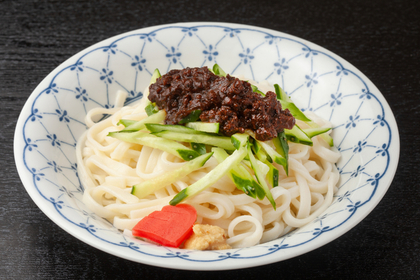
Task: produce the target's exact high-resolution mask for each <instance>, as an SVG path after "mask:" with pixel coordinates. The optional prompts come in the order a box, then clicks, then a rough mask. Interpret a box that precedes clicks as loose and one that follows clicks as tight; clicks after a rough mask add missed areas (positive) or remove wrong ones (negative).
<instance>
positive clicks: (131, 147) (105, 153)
mask: <svg viewBox="0 0 420 280" xmlns="http://www.w3.org/2000/svg"><path fill="white" fill-rule="evenodd" d="M258 87H259V88H260V89H266V88H268V89H269V88H270V87H269V85H268V84H267V83H264V84H263V85H261V84H259V85H258ZM117 96H118V97H117V102H116V108H113V109H104V108H96V109H93V110H91V111H89V112H88V114H87V115H86V124H87V126H88V127H89V130H88V131H87V132H86V133H85V134H84V135H83V136H82V138H81V139H80V140H79V142H78V144H77V147H76V152H77V162H78V168H79V174H80V179H81V181H82V184H83V185H84V187H85V192H84V195H83V201H84V203H85V204H86V205H87V206H88V207H89V208H90V209H91V210H92V211H93V212H94V213H96V214H97V215H98V216H100V217H103V218H105V219H108V220H109V221H111V222H112V223H113V224H114V226H115V227H116V228H118V229H120V230H122V231H124V232H130V231H131V229H132V228H133V227H134V226H135V225H136V223H137V222H138V221H140V220H141V219H142V218H143V217H145V216H147V215H148V214H150V213H151V212H153V211H155V210H160V209H161V208H162V207H163V206H165V205H168V203H169V201H170V200H171V199H172V198H173V197H174V196H175V195H176V194H177V193H178V192H179V191H181V190H182V189H185V188H186V187H187V186H188V185H190V184H192V183H194V182H196V181H197V180H199V179H200V178H202V177H203V176H204V175H205V174H206V173H208V172H209V171H210V170H211V169H212V168H214V167H215V166H216V165H217V161H216V160H215V159H213V158H211V159H210V160H209V161H208V162H207V163H206V164H205V165H204V166H203V167H202V168H201V169H199V170H197V171H194V172H192V173H191V174H189V175H188V176H186V177H185V178H183V179H181V180H178V181H176V182H174V183H173V184H170V185H168V186H165V188H162V189H160V190H159V191H156V192H155V193H153V194H151V195H148V196H147V197H145V198H143V199H139V198H137V197H136V196H134V195H132V194H131V193H130V190H131V187H132V186H133V185H135V184H138V183H140V182H143V181H145V180H149V179H151V178H154V177H156V176H160V175H161V174H164V173H165V172H167V171H170V170H173V169H175V168H178V167H180V166H182V165H183V164H184V163H183V161H182V160H180V159H178V158H177V157H175V156H173V155H171V154H168V153H167V152H163V151H160V150H157V149H153V148H150V147H146V146H141V145H138V144H130V143H125V142H123V141H120V140H117V139H114V138H112V137H109V136H107V135H108V133H109V132H110V131H117V130H121V129H122V126H121V125H118V122H119V120H120V119H122V118H123V119H129V120H141V119H143V118H145V117H146V116H147V115H146V114H145V112H144V106H145V102H142V101H140V102H139V103H138V104H137V105H132V106H125V107H122V104H123V102H124V99H125V96H126V94H125V93H123V92H119V94H118V95H117ZM104 114H112V116H111V117H109V118H107V119H105V120H102V121H100V122H98V123H95V121H94V119H95V118H96V119H97V118H98V117H99V118H100V117H101V116H102V115H104ZM307 116H308V117H309V118H311V119H312V120H313V121H315V122H316V123H318V124H319V125H320V126H322V127H331V124H330V123H328V122H326V121H325V120H323V119H321V118H319V117H317V116H316V115H315V114H313V113H310V112H308V113H307ZM299 125H300V126H301V127H302V126H303V127H304V126H305V124H301V123H299ZM312 140H313V146H312V147H309V146H304V145H300V144H295V143H290V150H289V176H286V175H285V172H284V170H283V168H282V167H281V166H279V165H276V164H275V166H276V167H277V169H279V171H280V178H279V186H278V187H276V188H271V193H272V195H273V197H274V199H275V201H276V204H277V210H274V209H273V207H272V205H271V204H270V202H269V201H268V200H267V199H266V198H265V199H263V200H258V199H254V198H252V197H249V196H247V195H246V194H244V193H243V192H241V191H239V190H237V189H236V187H235V185H234V184H233V183H232V181H231V180H230V179H229V177H228V176H224V177H223V178H221V179H220V180H219V181H218V182H216V183H215V184H213V186H212V187H210V188H208V189H207V190H205V191H204V192H202V193H200V194H198V195H196V196H195V197H192V198H189V199H187V200H186V201H185V202H186V203H189V204H191V205H193V206H194V207H195V208H196V210H197V215H198V218H197V222H202V223H209V224H212V225H218V226H220V227H222V228H223V229H225V230H226V232H227V233H228V240H227V241H228V243H229V244H230V245H231V246H232V247H233V248H241V247H249V246H253V245H256V244H259V243H263V242H267V241H270V240H273V239H276V238H278V237H280V236H282V235H284V234H286V233H288V232H290V231H291V230H293V229H295V228H299V227H302V226H303V225H305V224H307V223H309V222H311V221H313V220H314V219H315V217H317V216H318V215H319V214H321V213H322V212H323V211H324V210H325V209H326V208H327V207H328V206H329V205H330V204H331V202H332V199H333V193H334V190H336V189H337V188H336V184H337V182H338V179H339V173H338V171H337V168H336V167H335V163H336V162H337V161H338V159H339V157H340V153H339V152H338V151H336V150H335V149H332V148H330V147H329V146H328V145H327V144H326V143H325V142H324V141H323V140H322V139H321V138H319V137H318V136H316V137H314V138H312ZM270 144H271V143H270Z"/></svg>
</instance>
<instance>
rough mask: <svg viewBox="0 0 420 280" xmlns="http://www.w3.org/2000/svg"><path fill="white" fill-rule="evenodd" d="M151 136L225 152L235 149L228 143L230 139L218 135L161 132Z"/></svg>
mask: <svg viewBox="0 0 420 280" xmlns="http://www.w3.org/2000/svg"><path fill="white" fill-rule="evenodd" d="M153 135H156V136H159V137H162V138H165V139H170V140H175V141H180V142H189V143H191V142H194V143H201V144H206V145H210V146H215V147H220V148H223V149H225V150H234V149H235V147H234V146H233V145H232V143H231V142H230V137H226V136H219V135H212V134H208V133H205V132H200V134H187V133H182V132H174V131H161V132H156V133H153Z"/></svg>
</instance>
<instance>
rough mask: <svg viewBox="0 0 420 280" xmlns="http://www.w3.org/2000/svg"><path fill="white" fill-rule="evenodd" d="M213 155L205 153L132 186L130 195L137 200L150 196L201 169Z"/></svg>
mask: <svg viewBox="0 0 420 280" xmlns="http://www.w3.org/2000/svg"><path fill="white" fill-rule="evenodd" d="M212 155H213V153H207V154H204V155H202V156H199V157H196V158H195V159H193V160H191V161H188V162H186V163H185V164H184V165H182V166H181V167H179V168H176V169H174V170H172V171H169V172H165V173H164V174H162V175H160V176H158V177H155V178H153V179H150V180H147V181H144V182H142V183H140V184H137V185H134V186H133V188H132V189H131V194H133V195H135V196H137V197H138V198H140V199H141V198H144V197H146V196H148V195H149V194H152V193H154V192H156V191H158V190H160V189H162V188H164V187H166V186H168V185H170V184H172V183H173V182H176V181H177V180H180V179H182V178H184V177H185V176H187V175H188V174H190V173H191V172H193V171H195V170H197V169H199V168H200V167H202V166H203V165H204V164H205V163H206V162H207V160H208V159H209V158H210V157H211V156H212Z"/></svg>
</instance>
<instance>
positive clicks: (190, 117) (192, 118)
mask: <svg viewBox="0 0 420 280" xmlns="http://www.w3.org/2000/svg"><path fill="white" fill-rule="evenodd" d="M200 114H201V110H194V111H192V112H191V113H190V114H189V115H188V116H186V117H185V118H183V119H182V120H180V121H179V122H178V123H179V124H185V123H189V122H195V121H197V120H198V119H199V118H200Z"/></svg>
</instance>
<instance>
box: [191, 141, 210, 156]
mask: <svg viewBox="0 0 420 280" xmlns="http://www.w3.org/2000/svg"><path fill="white" fill-rule="evenodd" d="M190 146H191V149H193V150H194V151H196V152H197V153H199V154H200V155H204V154H205V153H207V148H206V145H205V144H201V143H194V142H191V143H190Z"/></svg>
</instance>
